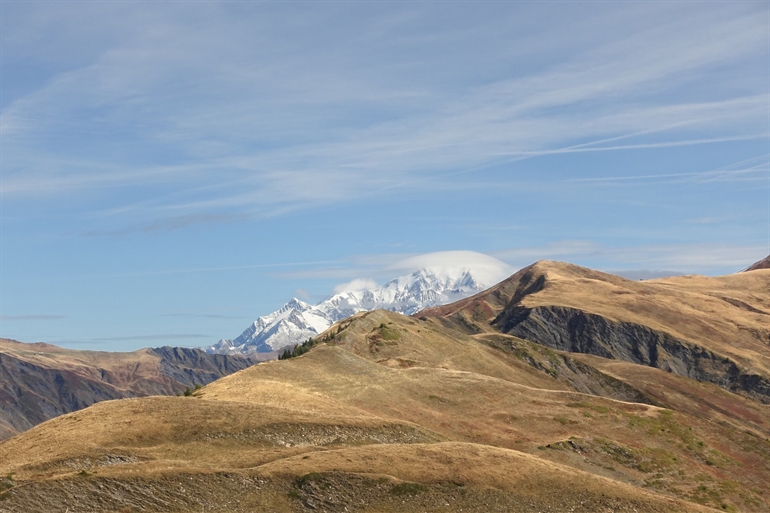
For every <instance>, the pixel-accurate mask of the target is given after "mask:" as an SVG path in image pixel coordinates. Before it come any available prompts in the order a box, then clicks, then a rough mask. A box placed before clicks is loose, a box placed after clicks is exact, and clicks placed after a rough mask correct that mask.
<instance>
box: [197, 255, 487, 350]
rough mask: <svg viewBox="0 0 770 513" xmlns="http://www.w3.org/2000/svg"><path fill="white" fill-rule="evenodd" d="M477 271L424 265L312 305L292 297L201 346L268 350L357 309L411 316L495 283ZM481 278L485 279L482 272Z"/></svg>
mask: <svg viewBox="0 0 770 513" xmlns="http://www.w3.org/2000/svg"><path fill="white" fill-rule="evenodd" d="M476 274H478V273H474V271H473V270H471V269H468V268H463V267H424V268H421V269H418V270H416V271H414V272H413V273H412V274H410V275H408V276H401V277H399V278H395V279H393V280H391V281H389V282H387V283H385V284H384V285H382V286H379V287H375V288H372V289H365V290H348V291H343V292H339V293H337V294H334V295H333V296H331V297H329V298H327V299H325V300H324V301H321V302H320V303H318V304H317V305H310V304H308V303H305V302H303V301H300V300H299V299H296V298H293V299H292V300H291V301H289V302H288V303H286V304H285V305H284V306H283V307H282V308H281V309H280V310H277V311H275V312H273V313H271V314H270V315H266V316H264V317H260V318H259V319H257V320H256V321H254V323H253V324H252V325H251V326H249V327H248V328H246V330H245V331H244V332H243V333H241V335H240V336H239V337H237V338H235V339H233V340H225V339H222V340H220V341H219V342H218V343H216V344H214V345H212V346H209V347H206V348H204V350H205V351H206V352H207V353H218V354H252V353H268V352H272V351H278V350H280V349H282V348H284V347H287V346H291V345H294V344H298V343H300V342H303V341H305V340H307V339H308V338H311V337H314V336H315V335H317V334H319V333H322V332H323V331H324V330H326V329H328V328H329V327H330V326H331V325H332V324H334V323H335V322H337V321H339V320H341V319H345V318H347V317H350V316H351V315H354V314H356V313H358V312H362V311H368V310H375V309H383V310H390V311H392V312H398V313H402V314H404V315H412V314H414V313H416V312H419V311H420V310H422V309H424V308H428V307H432V306H439V305H444V304H447V303H452V302H454V301H458V300H460V299H463V298H465V297H468V296H470V295H473V294H476V293H478V292H481V291H482V290H484V289H485V288H487V287H488V286H490V285H494V283H485V282H482V281H481V279H480V278H478V277H477V276H476ZM484 278H485V281H488V277H487V276H484Z"/></svg>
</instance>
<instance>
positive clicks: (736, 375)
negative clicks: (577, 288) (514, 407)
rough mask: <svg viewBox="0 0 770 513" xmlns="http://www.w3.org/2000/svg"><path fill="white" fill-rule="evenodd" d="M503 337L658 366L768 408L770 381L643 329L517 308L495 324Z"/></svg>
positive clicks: (583, 315) (550, 309) (559, 310)
mask: <svg viewBox="0 0 770 513" xmlns="http://www.w3.org/2000/svg"><path fill="white" fill-rule="evenodd" d="M492 325H493V326H495V327H497V328H498V329H499V330H500V331H502V332H503V333H507V334H509V335H514V336H516V337H520V338H523V339H526V340H530V341H533V342H537V343H538V344H542V345H545V346H547V347H550V348H553V349H558V350H561V351H569V352H576V353H587V354H592V355H596V356H601V357H604V358H612V359H618V360H624V361H627V362H631V363H636V364H640V365H647V366H650V367H656V368H658V369H662V370H665V371H667V372H672V373H674V374H677V375H680V376H685V377H688V378H691V379H695V380H698V381H706V382H709V383H713V384H715V385H717V386H720V387H722V388H724V389H726V390H729V391H731V392H740V393H743V394H745V395H749V396H751V397H753V398H754V399H758V400H760V401H762V402H765V403H770V380H768V379H767V378H765V377H764V376H759V375H755V374H750V373H747V372H745V371H744V370H742V369H741V368H739V366H738V365H737V364H736V363H735V362H734V361H732V360H731V359H729V358H727V357H724V356H721V355H718V354H715V353H713V352H710V351H708V350H706V349H704V348H703V347H700V346H696V345H694V344H691V343H688V342H686V341H684V340H680V339H678V338H676V337H674V336H673V335H671V334H669V333H666V332H662V331H656V330H653V329H651V328H649V327H647V326H643V325H641V324H635V323H631V322H616V321H612V320H609V319H607V318H605V317H603V316H600V315H595V314H591V313H587V312H584V311H581V310H578V309H575V308H567V307H562V306H537V307H533V308H527V307H525V306H521V305H513V306H511V307H509V308H507V309H506V310H504V311H503V312H501V313H500V315H498V316H497V318H495V319H494V321H493V322H492Z"/></svg>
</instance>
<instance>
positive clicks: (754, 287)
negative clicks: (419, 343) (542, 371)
mask: <svg viewBox="0 0 770 513" xmlns="http://www.w3.org/2000/svg"><path fill="white" fill-rule="evenodd" d="M418 315H419V316H421V317H424V318H428V317H435V318H438V319H440V322H442V323H443V324H445V325H447V326H453V327H456V328H459V329H462V330H464V331H466V332H468V333H484V332H489V331H490V330H492V331H498V332H502V333H507V334H510V335H514V336H517V337H520V338H523V339H526V340H531V341H533V342H537V343H539V344H543V345H545V346H548V347H551V348H553V349H559V350H563V351H571V352H576V353H587V354H593V355H597V356H601V357H604V358H613V359H619V360H624V361H627V362H631V363H636V364H641V365H647V366H651V367H656V368H659V369H662V370H665V371H667V372H672V373H675V374H678V375H680V376H685V377H689V378H692V379H696V380H699V381H706V382H710V383H714V384H716V385H718V386H720V387H723V388H725V389H727V390H731V391H737V392H741V393H744V394H747V395H749V396H751V397H754V398H755V399H759V400H761V401H763V402H770V271H767V270H761V271H756V272H753V273H745V274H744V273H742V274H736V275H731V276H723V277H719V278H708V277H704V276H685V277H676V278H666V279H660V280H650V281H644V282H635V281H631V280H626V279H623V278H620V277H618V276H614V275H610V274H606V273H601V272H597V271H593V270H590V269H585V268H582V267H578V266H575V265H571V264H563V263H558V262H538V263H536V264H534V265H532V266H529V267H527V268H524V269H522V270H521V271H519V272H517V273H516V274H514V275H513V276H512V277H511V278H509V279H508V280H506V281H504V282H502V283H501V284H499V285H497V286H495V287H493V288H492V289H490V290H488V291H485V292H482V293H480V294H477V295H475V296H473V297H470V298H467V299H465V300H462V301H459V302H457V303H454V304H452V305H447V306H444V307H438V308H432V309H428V310H424V311H422V312H420V313H419V314H418Z"/></svg>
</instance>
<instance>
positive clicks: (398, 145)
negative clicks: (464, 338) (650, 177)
mask: <svg viewBox="0 0 770 513" xmlns="http://www.w3.org/2000/svg"><path fill="white" fill-rule="evenodd" d="M154 9H155V10H156V12H155V14H156V15H155V16H152V17H148V16H145V15H140V14H138V13H135V12H125V11H121V13H125V14H126V15H128V16H134V17H138V18H141V21H142V23H140V24H137V25H136V26H137V27H139V26H141V27H142V29H141V30H127V29H126V28H125V27H123V26H122V28H121V37H120V38H118V39H117V40H116V41H114V42H113V43H112V45H111V46H110V47H109V48H107V49H105V50H104V51H102V52H101V53H99V54H97V55H95V56H93V57H92V59H91V60H90V62H87V63H85V64H84V65H82V66H80V67H76V68H73V69H68V70H67V71H64V72H62V73H59V74H57V75H55V76H53V77H52V79H51V80H50V81H49V83H48V84H47V85H46V86H45V87H43V88H41V89H39V90H37V91H34V92H31V93H29V94H26V95H24V96H22V97H19V98H17V99H16V100H14V101H12V102H11V103H10V104H8V105H6V106H5V107H4V108H3V109H2V115H1V116H0V118H1V121H0V123H1V124H2V133H3V137H4V141H5V147H4V150H5V154H4V167H5V170H4V177H3V183H2V191H0V193H2V194H3V196H4V197H5V198H13V199H18V198H28V199H29V198H33V199H31V200H30V201H35V200H34V198H35V197H40V196H43V197H61V198H62V200H63V201H65V200H66V201H77V199H76V198H77V197H78V196H79V195H80V196H84V197H88V195H89V193H88V191H93V190H95V189H100V190H103V191H107V196H110V195H113V194H117V193H118V191H128V194H120V195H119V201H118V204H119V206H118V207H117V208H114V207H111V208H112V210H113V214H112V215H111V216H109V217H108V218H102V217H101V216H100V217H99V219H100V223H102V224H103V225H105V226H97V227H94V228H92V229H90V230H89V233H92V234H107V233H118V234H119V233H135V232H138V231H139V232H141V231H156V230H173V229H178V228H182V227H186V226H190V225H194V224H198V223H210V222H234V221H239V220H244V219H250V218H254V217H262V216H271V215H282V213H289V212H293V211H296V210H298V209H304V208H308V207H314V206H319V205H330V204H334V203H339V202H347V201H351V200H354V201H355V200H361V199H362V198H367V197H377V196H382V195H387V194H392V193H393V191H399V190H420V189H424V188H427V187H430V186H431V183H432V182H433V181H435V179H436V177H438V176H441V177H449V181H451V180H452V178H451V177H452V176H455V175H456V174H457V173H466V172H469V170H476V169H483V168H485V167H488V166H493V165H497V164H500V163H505V162H512V161H514V160H517V159H521V158H528V159H529V158H537V157H541V156H547V155H556V154H565V153H584V152H608V151H615V152H620V151H630V150H634V151H639V150H643V149H656V148H657V149H659V148H671V147H678V146H684V145H695V144H699V145H704V144H719V143H728V142H736V141H745V140H752V139H757V138H765V137H767V127H766V119H767V110H768V105H767V101H766V97H765V96H764V95H763V94H757V93H758V91H756V89H757V88H756V87H754V88H753V92H752V87H750V86H749V87H742V88H735V92H734V93H733V94H731V95H727V96H726V95H725V93H718V94H717V93H714V92H712V91H710V90H708V88H703V87H702V86H699V88H700V89H699V88H697V87H696V88H695V89H696V90H697V94H696V95H695V96H696V97H700V98H701V99H702V100H701V101H698V100H696V99H693V98H691V97H690V96H691V95H687V94H683V92H684V91H689V90H691V89H692V86H693V84H697V83H698V80H699V78H700V77H702V76H703V75H704V74H705V73H707V72H708V70H710V69H711V68H713V67H714V66H726V65H729V64H730V63H732V62H733V61H735V60H740V59H743V58H747V56H752V55H755V54H756V53H757V52H759V51H761V49H763V48H765V42H766V23H765V22H764V20H763V19H762V17H760V16H756V13H755V12H754V11H752V10H751V9H749V8H743V9H737V10H725V9H721V8H719V6H711V8H709V9H703V10H700V11H692V10H689V9H686V8H685V7H682V6H679V7H678V8H676V7H670V8H667V10H668V9H670V14H671V16H668V17H667V22H666V23H654V24H645V23H639V24H638V25H636V26H635V30H632V31H630V32H629V33H627V34H624V35H622V36H621V35H619V34H614V35H613V38H612V39H611V40H604V41H602V40H591V41H585V40H584V41H583V43H582V46H579V47H578V48H576V49H575V50H573V51H572V52H571V53H570V54H569V55H568V56H567V57H566V58H562V59H557V60H550V61H545V64H544V65H542V66H531V67H529V68H527V69H526V70H525V71H524V72H522V73H521V74H519V75H518V76H514V77H510V76H492V77H490V78H489V79H488V80H485V81H478V82H473V81H468V80H467V79H465V83H462V82H458V81H453V82H452V81H448V82H446V83H445V84H441V83H439V82H438V81H437V80H435V79H431V78H429V77H426V76H422V75H414V73H413V72H412V70H413V69H414V68H415V67H417V66H420V65H422V64H424V59H426V58H427V57H429V56H422V57H421V58H419V59H418V60H417V61H416V62H415V63H414V64H409V63H406V64H405V63H403V62H400V61H398V60H397V59H396V57H399V56H397V55H391V54H388V53H383V54H381V55H379V56H378V57H379V58H378V60H376V61H373V60H372V59H371V56H370V55H368V54H367V53H366V50H367V48H366V45H364V47H363V48H361V49H356V48H352V47H342V46H339V47H338V46H335V45H339V44H341V42H340V41H339V40H338V39H334V38H332V39H330V40H329V41H328V42H325V43H323V44H321V45H320V46H319V48H317V49H316V50H314V51H307V48H306V47H303V51H298V49H297V48H295V47H294V46H293V45H292V43H291V42H290V41H288V40H284V39H281V40H280V41H281V43H280V44H278V45H275V44H274V45H273V46H274V47H275V53H274V54H272V55H271V56H270V60H266V59H267V56H266V55H265V54H263V53H261V52H259V51H252V50H247V49H245V47H243V46H238V45H234V43H233V36H234V37H235V39H238V38H246V39H249V38H250V37H255V38H257V39H260V38H261V37H263V36H260V35H253V36H252V34H259V31H255V30H254V24H255V23H257V24H258V25H259V26H260V27H262V28H263V29H264V30H265V34H272V33H273V31H274V30H275V29H274V28H271V27H270V26H269V25H270V21H269V19H270V18H269V17H267V18H265V19H262V20H259V19H258V18H257V17H249V16H247V19H248V23H242V24H241V23H238V22H237V16H238V14H237V12H236V11H237V9H235V8H232V9H229V8H224V7H222V6H207V7H205V8H202V11H201V13H202V12H206V13H208V15H216V16H222V17H224V18H227V19H228V20H229V21H230V22H232V23H231V24H229V25H227V26H226V29H223V27H222V26H215V25H211V26H209V25H206V24H202V25H201V20H202V19H203V18H198V17H196V16H192V17H191V18H188V19H187V20H186V21H180V20H179V19H178V18H176V17H175V16H174V13H175V12H176V10H175V9H172V8H169V10H164V9H163V8H161V7H154ZM426 9H427V8H424V7H421V8H415V9H413V10H411V11H410V12H409V16H408V17H407V18H403V17H398V20H399V21H398V22H395V21H394V23H400V22H404V20H408V22H409V23H418V22H419V23H422V24H427V25H426V26H424V27H422V28H423V29H425V30H423V31H420V33H421V34H423V36H424V37H426V38H431V37H432V38H435V39H436V40H441V39H442V38H446V36H447V31H451V30H453V29H454V27H447V28H442V27H440V26H437V25H432V24H430V23H429V22H427V21H426V16H428V15H429V12H428V10H426ZM678 9H679V10H681V11H682V12H685V11H686V17H680V16H676V15H675V14H677V13H678V12H679V10H678ZM632 10H633V11H635V15H636V16H638V17H639V19H641V20H647V21H649V20H650V19H651V17H652V16H653V14H656V13H652V11H645V10H644V9H639V8H637V7H634V8H628V9H626V10H623V9H616V10H612V12H609V13H605V14H604V17H605V18H606V17H611V16H613V15H614V16H617V17H618V18H619V19H620V18H622V19H624V20H628V18H629V17H630V16H631V14H630V12H631V11H632ZM613 13H614V14H613ZM199 14H200V13H199ZM251 14H253V13H251ZM402 14H403V13H402ZM322 15H324V16H329V14H328V13H326V12H323V13H322ZM658 15H659V13H658ZM308 17H309V14H308V13H303V15H302V16H301V17H300V20H299V21H298V23H299V24H301V23H306V22H307V21H308ZM282 19H283V18H282ZM362 24H363V25H362V27H361V30H362V32H365V31H366V30H368V29H369V28H373V27H375V26H377V27H380V28H381V27H382V24H381V20H380V19H379V18H377V17H371V18H370V17H367V16H364V17H363V18H362ZM201 30H203V34H204V35H206V36H208V37H205V38H203V37H201ZM222 30H226V31H227V32H228V35H229V36H231V37H221V36H222V35H223V34H222ZM375 33H376V31H375ZM371 37H376V36H371ZM584 39H585V37H584ZM271 42H272V43H275V40H274V39H273V40H271ZM395 44H399V45H404V47H407V48H408V47H409V45H410V44H413V42H412V40H410V39H409V37H407V36H406V35H405V36H404V39H403V40H401V41H395ZM533 44H534V43H533ZM332 49H337V50H340V49H341V51H340V52H338V53H336V54H335V53H334V52H332V51H330V50H332ZM498 51H499V52H501V53H500V55H499V56H498V57H499V58H500V59H501V60H503V61H505V59H511V57H510V55H511V53H510V50H509V49H505V48H501V49H499V50H498ZM532 51H533V53H535V54H537V53H538V52H541V51H545V50H543V49H541V48H537V47H533V48H532ZM331 55H337V57H336V58H332V57H329V56H331ZM193 56H194V58H193ZM364 62H365V63H367V64H366V66H362V63H364ZM378 63H379V64H378ZM399 66H400V67H401V68H403V69H400V68H399ZM201 70H205V73H203V74H201V73H200V71H201ZM410 74H411V75H410ZM192 77H195V80H192ZM455 78H457V77H455ZM384 82H387V83H388V87H384V86H383V85H382V84H383V83H384ZM182 86H184V87H182ZM701 89H702V90H701ZM191 105H195V108H192V107H191ZM362 112H364V113H367V114H365V115H362V114H361V113H362ZM84 113H85V114H84ZM75 136H77V137H78V140H79V141H82V140H90V143H89V144H87V145H83V144H81V143H79V142H78V143H76V144H74V145H72V146H69V145H67V144H66V142H67V141H69V140H73V138H74V137H75ZM651 138H652V140H651ZM655 138H657V139H655ZM621 140H622V141H624V144H608V143H610V142H612V141H615V142H617V141H621ZM52 142H53V144H51V143H52ZM95 147H96V148H98V149H97V150H96V151H94V148H95ZM171 155H173V158H172V159H171V160H173V161H174V163H173V164H158V163H157V161H158V160H167V159H168V158H169V156H171ZM88 208H92V207H88ZM105 219H106V220H105Z"/></svg>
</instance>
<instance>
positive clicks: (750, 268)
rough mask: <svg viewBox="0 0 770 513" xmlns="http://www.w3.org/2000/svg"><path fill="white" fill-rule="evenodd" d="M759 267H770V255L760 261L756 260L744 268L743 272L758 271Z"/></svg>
mask: <svg viewBox="0 0 770 513" xmlns="http://www.w3.org/2000/svg"><path fill="white" fill-rule="evenodd" d="M758 269H770V255H768V256H767V257H765V258H763V259H762V260H760V261H759V262H754V263H753V264H751V265H750V266H748V267H747V268H746V269H744V270H743V271H742V272H746V271H756V270H758Z"/></svg>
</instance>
